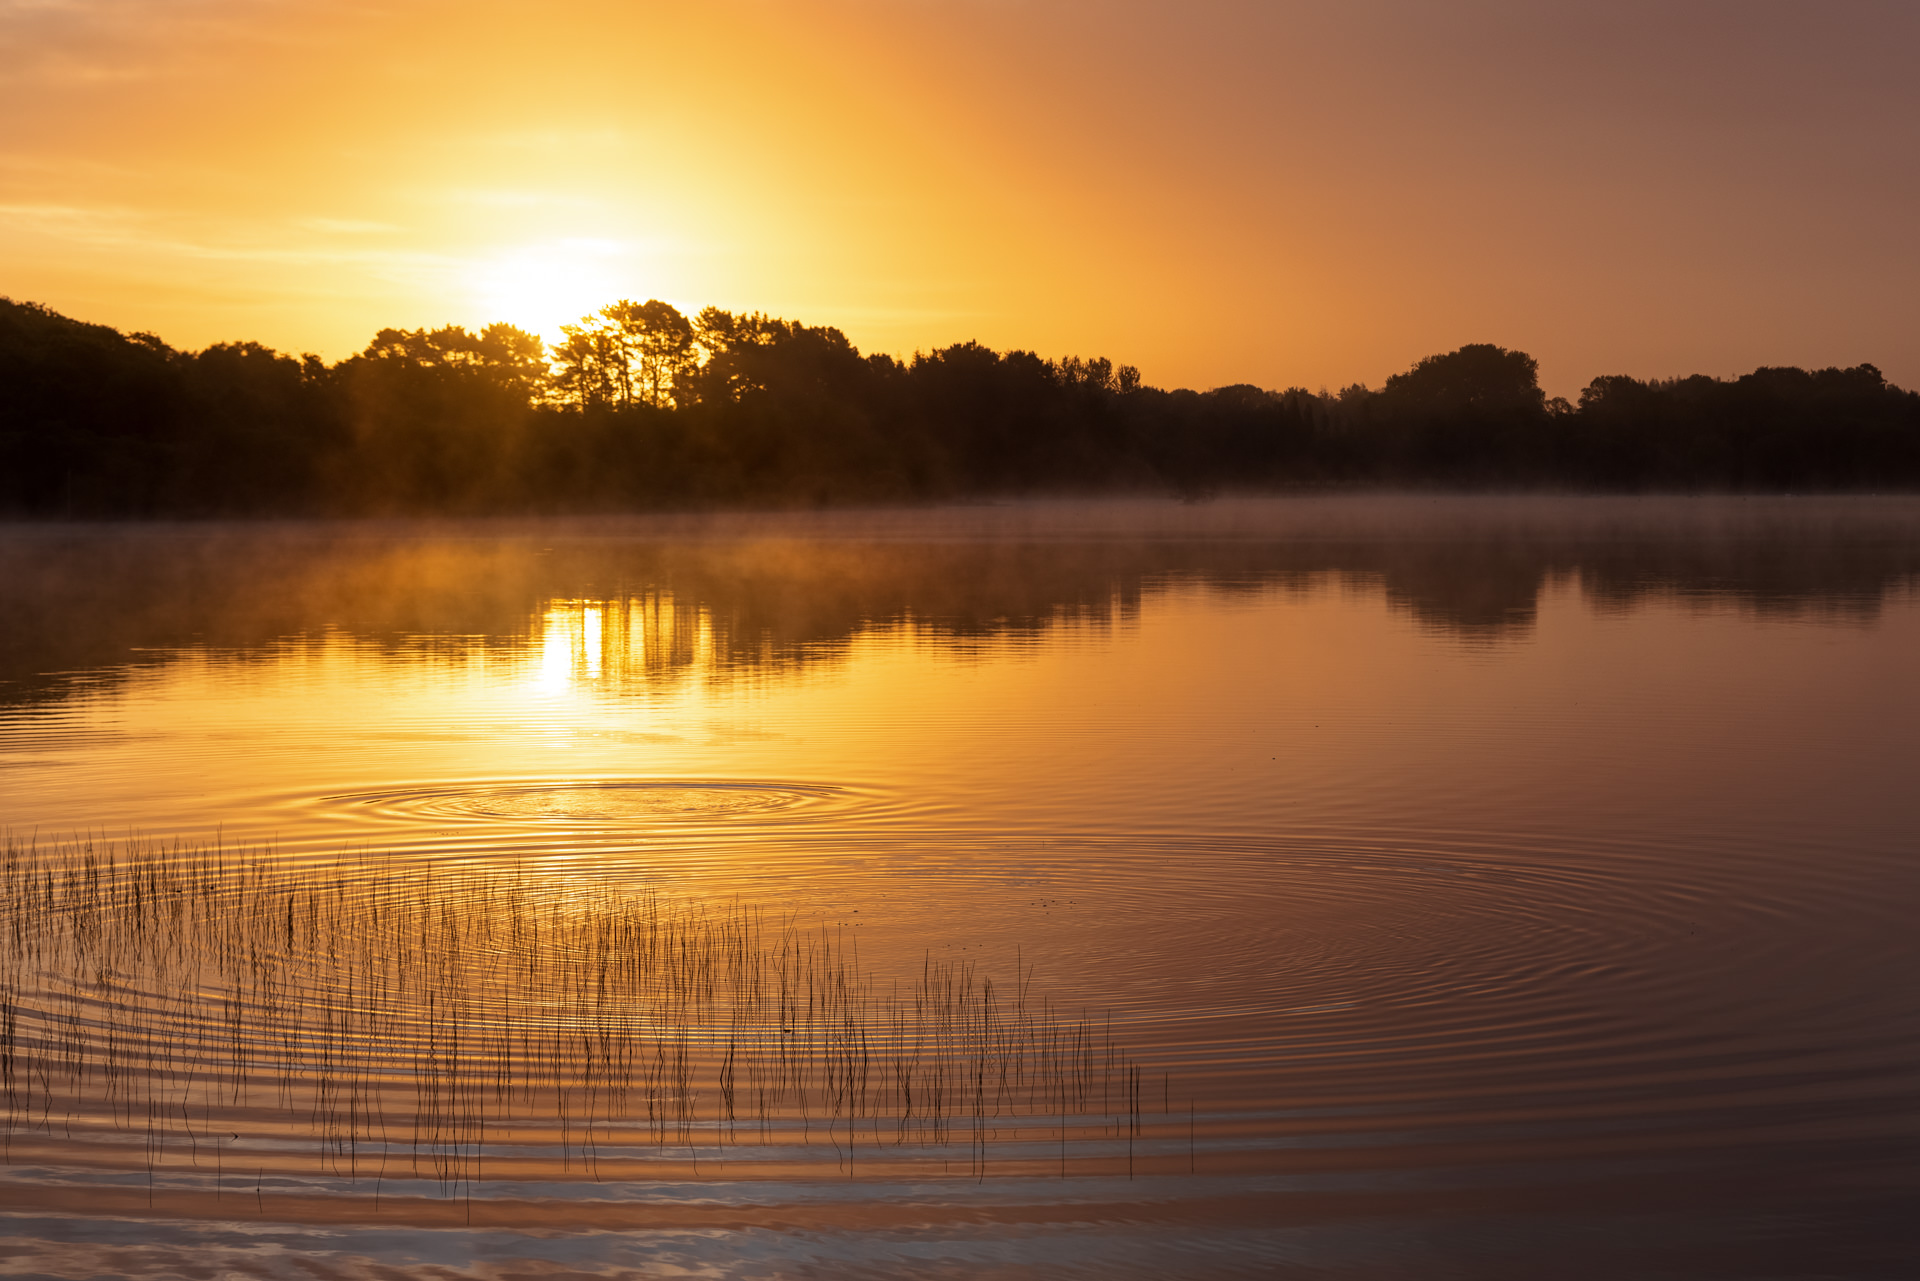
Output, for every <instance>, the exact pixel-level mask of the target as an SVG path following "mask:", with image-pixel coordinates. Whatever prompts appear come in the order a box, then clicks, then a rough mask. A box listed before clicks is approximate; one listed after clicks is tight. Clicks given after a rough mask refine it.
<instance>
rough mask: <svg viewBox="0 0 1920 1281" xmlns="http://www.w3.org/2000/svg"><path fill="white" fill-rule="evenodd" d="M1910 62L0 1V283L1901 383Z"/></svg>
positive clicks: (287, 326)
mask: <svg viewBox="0 0 1920 1281" xmlns="http://www.w3.org/2000/svg"><path fill="white" fill-rule="evenodd" d="M1336 11H1337V12H1336ZM1549 11H1550V12H1549ZM1916 63H1920V6H1915V5H1913V4H1911V3H1905V2H1903V0H1884V2H1881V3H1862V2H1858V0H1831V2H1828V3H1821V4H1813V3H1778V2H1774V0H1739V2H1732V0H1729V2H1724V3H1682V4H1674V3H1609V4H1604V5H1603V4H1582V5H1571V4H1569V5H1555V6H1543V5H1539V4H1537V3H1505V4H1486V3H1481V4H1473V3H1462V4H1446V5H1440V4H1432V3H1426V2H1424V0H1371V2H1368V0H1356V2H1354V3H1347V4H1342V5H1337V6H1335V5H1322V4H1312V5H1308V4H1290V3H1284V2H1281V0H1266V2H1264V3H1256V2H1252V0H1232V2H1229V0H1187V2H1184V3H1172V2H1170V0H1155V2H1152V3H1148V2H1146V0H1135V2H1129V0H1117V2H1114V0H1110V2H1108V3H1101V4H1094V3H1082V2H1079V0H940V2H939V3H935V2H934V0H786V2H784V3H778V4H775V3H765V4H754V3H731V2H728V0H720V2H717V3H705V4H701V5H679V6H667V5H659V4H652V3H646V2H644V0H578V2H576V3H571V4H568V5H565V6H544V5H528V4H524V3H513V4H508V3H498V2H496V0H466V2H464V3H458V4H456V3H449V2H442V0H390V2H387V3H380V2H377V0H334V2H330V3H326V4H319V3H299V2H296V0H0V294H7V295H10V296H12V297H14V298H17V299H33V300H37V301H42V302H45V303H48V304H49V305H51V306H53V307H55V308H57V309H59V310H61V311H65V312H67V313H69V314H72V315H75V316H79V317H81V318H83V319H89V320H99V321H103V322H106V323H109V324H114V325H118V326H120V327H122V328H129V329H135V328H145V329H152V330H155V331H157V332H159V333H160V334H161V335H162V336H163V337H165V338H167V339H168V340H169V341H171V342H173V343H175V344H176V345H180V346H199V345H203V344H205V343H209V342H214V341H219V340H222V339H236V338H253V339H258V340H260V341H263V342H266V343H269V344H271V345H273V346H276V347H280V348H284V349H288V350H296V351H297V350H313V351H318V352H320V353H321V354H323V355H325V356H327V357H329V358H338V357H341V356H344V355H347V354H349V353H350V352H352V351H355V350H357V349H359V348H360V347H362V346H364V345H365V343H366V341H367V339H368V338H369V337H370V336H371V334H372V332H373V330H374V329H376V328H378V327H380V326H383V325H402V326H408V327H412V326H417V325H434V324H442V323H447V322H456V323H466V324H470V325H471V324H479V323H484V322H486V321H488V320H493V319H506V320H512V321H515V322H517V323H520V324H523V325H526V326H528V327H529V328H534V329H537V330H542V331H546V332H551V331H552V329H553V328H554V326H556V325H557V324H558V323H560V322H561V321H563V320H567V319H571V318H573V317H575V316H577V315H578V314H579V313H581V312H583V311H586V310H589V309H591V308H593V307H596V306H598V305H600V304H601V303H604V302H609V301H612V300H613V299H615V298H618V297H627V296H630V297H633V298H636V299H639V298H646V297H656V296H657V297H663V298H667V299H670V300H672V301H675V302H678V303H680V304H682V305H684V306H687V307H697V306H700V305H702V304H705V303H708V302H713V303H718V304H720V305H722V306H727V307H732V308H736V309H743V308H744V309H752V308H760V309H765V310H769V311H773V312H776V313H779V314H784V315H788V316H791V317H794V318H797V319H802V320H807V321H811V322H815V323H830V324H836V325H839V326H840V327H842V328H843V329H845V330H846V331H847V332H848V334H849V335H850V336H851V337H852V338H853V340H854V341H855V342H856V343H858V344H859V345H860V346H861V347H863V348H865V349H868V350H887V351H893V352H896V353H902V354H904V353H908V352H911V351H912V350H914V349H915V348H926V347H932V346H935V345H940V344H944V343H948V342H954V341H959V340H964V339H968V338H978V339H979V340H981V341H983V342H986V343H989V344H992V345H994V346H996V347H1002V348H1005V347H1013V346H1019V347H1029V348H1033V349H1035V350H1038V351H1040V352H1041V353H1042V354H1045V355H1052V356H1058V355H1065V354H1069V353H1080V354H1088V355H1091V354H1105V355H1108V356H1110V357H1112V358H1114V359H1116V360H1119V361H1129V362H1132V363H1135V364H1138V365H1139V366H1140V367H1141V368H1142V370H1143V371H1144V373H1145V375H1146V377H1147V380H1148V381H1149V382H1153V383H1156V384H1159V385H1166V386H1172V385H1185V386H1199V387H1206V386H1213V385H1217V384H1221V383H1227V382H1255V383H1259V384H1262V385H1265V386H1275V387H1278V386H1288V385H1305V386H1308V387H1316V388H1317V387H1321V386H1328V387H1338V386H1340V385H1343V384H1345V383H1349V382H1354V381H1364V382H1368V383H1371V384H1374V385H1378V384H1379V382H1380V381H1381V380H1382V379H1383V378H1384V377H1385V376H1386V375H1387V374H1390V373H1393V372H1396V371H1398V370H1400V369H1403V368H1405V367H1407V366H1408V365H1410V364H1411V363H1412V362H1413V361H1414V360H1416V359H1418V358H1419V357H1421V356H1423V355H1427V354H1431V353H1433V352H1437V351H1444V350H1449V349H1451V348H1453V347H1455V346H1458V345H1460V344H1461V343H1464V342H1472V341H1489V342H1497V343H1501V344H1503V345H1507V346H1518V347H1521V348H1524V349H1525V350H1527V351H1530V352H1532V353H1533V354H1534V355H1536V356H1538V357H1539V358H1540V360H1541V363H1542V374H1543V377H1544V380H1545V381H1546V382H1547V384H1548V385H1549V388H1550V389H1551V390H1553V391H1556V392H1560V393H1565V394H1572V393H1573V392H1574V391H1576V390H1577V388H1578V387H1579V386H1580V385H1581V384H1583V383H1584V382H1585V381H1586V380H1587V379H1588V378H1590V377H1592V376H1594V375H1596V374H1602V373H1633V374H1638V375H1641V376H1663V375H1670V374H1675V373H1687V372H1695V371H1700V372H1708V373H1716V374H1733V373H1740V372H1745V371H1746V370H1749V369H1751V368H1753V367H1754V366H1755V365H1759V364H1767V363H1773V364H1802V365H1827V364H1836V363H1837V364H1853V363H1857V362H1859V361H1862V360H1866V361H1872V362H1874V363H1875V364H1878V365H1880V366H1881V367H1882V368H1883V369H1884V370H1885V371H1886V372H1887V373H1888V375H1889V376H1890V377H1892V378H1893V379H1894V380H1895V381H1897V382H1900V383H1902V384H1903V385H1907V386H1920V341H1917V340H1916V335H1920V235H1916V233H1915V228H1916V227H1920V75H1916V74H1914V73H1913V70H1912V69H1913V67H1914V65H1916Z"/></svg>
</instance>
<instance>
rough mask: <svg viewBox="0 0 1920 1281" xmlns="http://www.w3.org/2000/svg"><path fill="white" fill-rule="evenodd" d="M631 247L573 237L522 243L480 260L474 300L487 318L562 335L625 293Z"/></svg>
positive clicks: (548, 337) (554, 338)
mask: <svg viewBox="0 0 1920 1281" xmlns="http://www.w3.org/2000/svg"><path fill="white" fill-rule="evenodd" d="M633 253H634V250H633V246H632V245H630V244H628V243H626V242H624V241H619V240H604V239H588V238H575V239H567V240H554V241H547V242H544V243H541V244H535V245H522V246H519V247H517V248H514V249H510V250H507V251H504V252H502V253H500V254H497V255H495V256H494V257H491V258H487V259H484V260H482V261H481V262H480V263H479V264H477V266H476V267H475V269H474V272H473V277H472V291H473V295H474V302H475V304H476V306H477V307H478V308H479V309H480V311H481V313H482V314H483V315H484V316H485V319H486V320H487V321H494V320H504V321H507V322H508V323H509V324H514V325H518V326H519V327H520V328H522V329H525V330H528V331H529V332H531V333H534V334H537V335H539V336H540V337H541V338H542V339H544V340H545V341H546V342H548V343H550V344H551V343H554V342H558V341H559V340H560V337H561V334H560V326H562V325H567V324H572V323H573V322H574V321H577V320H579V319H580V318H581V317H582V316H585V315H587V314H589V313H591V312H594V311H598V310H599V309H600V308H602V307H604V306H606V305H607V304H608V303H610V302H613V301H614V300H615V299H616V298H618V297H619V296H621V287H622V285H621V282H622V281H623V280H624V279H625V278H626V277H627V276H628V275H629V273H630V270H631V260H632V258H633Z"/></svg>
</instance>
